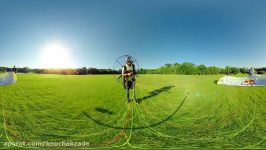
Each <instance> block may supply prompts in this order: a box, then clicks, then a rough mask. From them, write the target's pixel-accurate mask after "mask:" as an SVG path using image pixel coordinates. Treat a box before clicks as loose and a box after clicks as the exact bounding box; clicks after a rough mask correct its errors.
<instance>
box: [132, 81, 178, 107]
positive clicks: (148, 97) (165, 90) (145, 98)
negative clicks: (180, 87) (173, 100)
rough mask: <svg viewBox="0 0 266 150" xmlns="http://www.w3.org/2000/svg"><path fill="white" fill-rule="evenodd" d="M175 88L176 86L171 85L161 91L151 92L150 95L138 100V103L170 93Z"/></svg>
mask: <svg viewBox="0 0 266 150" xmlns="http://www.w3.org/2000/svg"><path fill="white" fill-rule="evenodd" d="M173 87H175V86H172V85H170V86H164V87H162V88H160V89H156V90H153V91H151V92H149V95H147V96H144V97H141V98H138V99H136V101H137V102H138V103H141V102H142V101H144V100H147V99H150V98H152V97H154V96H157V95H160V94H161V93H163V92H168V91H169V90H170V89H171V88H173Z"/></svg>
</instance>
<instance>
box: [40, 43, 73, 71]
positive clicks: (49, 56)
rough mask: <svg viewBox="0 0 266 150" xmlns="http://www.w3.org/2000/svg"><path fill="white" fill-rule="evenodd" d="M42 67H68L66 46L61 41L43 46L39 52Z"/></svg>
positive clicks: (69, 64)
mask: <svg viewBox="0 0 266 150" xmlns="http://www.w3.org/2000/svg"><path fill="white" fill-rule="evenodd" d="M41 57H42V58H41V59H42V67H43V68H70V67H71V63H70V60H69V54H68V51H67V49H66V47H65V46H64V45H63V44H61V43H51V44H48V45H47V46H45V47H44V48H43V50H42V54H41Z"/></svg>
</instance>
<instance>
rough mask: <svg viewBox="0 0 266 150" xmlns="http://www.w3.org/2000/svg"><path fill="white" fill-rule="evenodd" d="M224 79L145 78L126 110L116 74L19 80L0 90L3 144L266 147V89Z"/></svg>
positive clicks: (140, 79)
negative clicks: (223, 81) (224, 82)
mask: <svg viewBox="0 0 266 150" xmlns="http://www.w3.org/2000/svg"><path fill="white" fill-rule="evenodd" d="M220 77H221V76H185V75H140V76H139V77H138V79H137V85H136V93H137V99H138V100H139V103H138V104H137V103H130V104H127V102H126V97H125V91H124V89H123V87H122V85H120V84H118V83H117V82H116V81H115V80H114V77H113V76H112V75H88V76H63V75H37V74H24V75H22V74H19V75H18V82H17V84H14V85H10V86H0V92H1V93H0V100H1V101H0V102H1V103H0V109H1V117H0V123H1V126H0V135H1V136H0V142H2V146H3V142H8V141H9V142H18V141H26V142H30V141H54V142H55V141H88V142H89V143H90V146H89V147H90V148H117V147H120V148H124V147H131V148H145V149H147V148H155V147H157V148H158V147H160V148H198V147H200V148H206V147H208V148H266V140H265V138H266V111H265V107H266V94H265V93H266V87H230V86H223V85H216V84H215V81H216V80H218V79H219V78H220Z"/></svg>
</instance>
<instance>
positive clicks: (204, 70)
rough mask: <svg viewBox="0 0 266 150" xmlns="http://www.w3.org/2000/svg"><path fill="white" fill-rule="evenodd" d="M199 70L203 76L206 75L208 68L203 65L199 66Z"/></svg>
mask: <svg viewBox="0 0 266 150" xmlns="http://www.w3.org/2000/svg"><path fill="white" fill-rule="evenodd" d="M198 69H199V74H201V75H203V74H206V70H207V67H206V66H205V65H203V64H201V65H199V66H198Z"/></svg>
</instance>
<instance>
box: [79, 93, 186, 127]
mask: <svg viewBox="0 0 266 150" xmlns="http://www.w3.org/2000/svg"><path fill="white" fill-rule="evenodd" d="M188 95H189V92H188V93H187V95H186V96H185V97H184V98H183V100H182V101H181V103H180V104H179V105H177V108H176V109H175V111H174V112H173V113H172V114H170V115H169V116H168V117H166V118H164V119H162V120H161V121H159V122H157V123H154V124H150V125H148V126H142V127H122V126H113V125H109V124H105V123H103V122H100V121H98V120H96V119H94V118H93V117H91V116H90V115H89V114H88V113H86V112H85V111H82V112H83V114H84V115H85V116H86V117H88V118H89V119H90V120H92V121H94V122H95V123H96V124H99V125H102V126H104V127H108V128H113V129H126V130H129V129H145V128H149V127H155V126H157V125H160V124H162V123H164V122H165V121H167V120H169V119H170V118H171V117H173V116H174V115H175V114H176V113H177V112H178V110H179V109H180V108H181V107H182V106H183V104H184V102H185V101H186V99H187V97H188Z"/></svg>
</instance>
